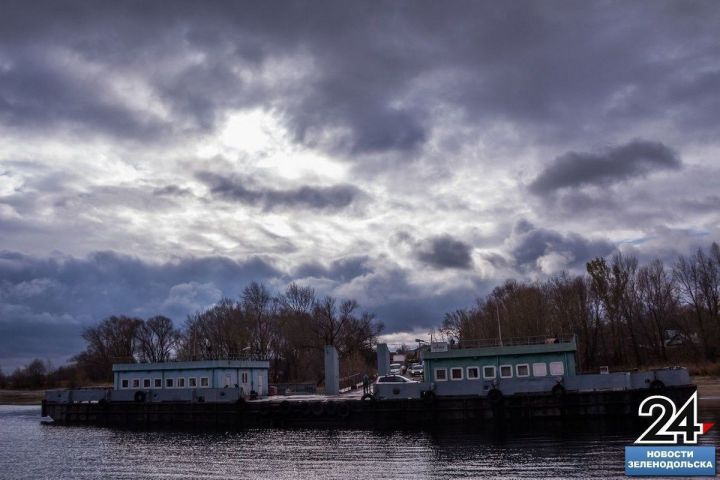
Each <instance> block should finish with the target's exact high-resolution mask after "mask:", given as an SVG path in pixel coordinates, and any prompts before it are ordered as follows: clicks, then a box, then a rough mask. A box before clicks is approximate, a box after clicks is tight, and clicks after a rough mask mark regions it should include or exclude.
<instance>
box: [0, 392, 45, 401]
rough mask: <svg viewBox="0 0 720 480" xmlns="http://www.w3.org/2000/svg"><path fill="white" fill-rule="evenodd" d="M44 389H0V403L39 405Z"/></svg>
mask: <svg viewBox="0 0 720 480" xmlns="http://www.w3.org/2000/svg"><path fill="white" fill-rule="evenodd" d="M43 396H45V390H0V405H40V402H41V401H42V399H43Z"/></svg>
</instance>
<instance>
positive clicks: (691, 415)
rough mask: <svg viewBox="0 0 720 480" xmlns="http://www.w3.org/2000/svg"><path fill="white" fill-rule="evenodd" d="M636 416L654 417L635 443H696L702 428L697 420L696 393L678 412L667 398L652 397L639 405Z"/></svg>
mask: <svg viewBox="0 0 720 480" xmlns="http://www.w3.org/2000/svg"><path fill="white" fill-rule="evenodd" d="M638 415H640V416H642V417H656V420H655V421H654V422H653V424H652V425H650V427H648V429H647V430H645V432H644V433H643V434H642V435H640V438H638V439H637V440H635V443H653V444H658V443H697V442H698V435H701V434H702V433H704V426H703V424H702V423H698V420H697V416H698V415H697V391H696V392H695V393H693V394H692V396H691V397H690V398H689V399H688V400H687V402H685V404H684V405H683V406H682V407H681V408H680V410H679V411H677V412H676V411H675V403H674V402H673V401H672V400H670V399H669V398H668V397H664V396H662V395H653V396H652V397H648V398H646V399H645V400H643V402H642V403H641V404H640V408H639V410H638Z"/></svg>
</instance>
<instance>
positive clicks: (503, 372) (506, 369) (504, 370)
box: [500, 365, 512, 378]
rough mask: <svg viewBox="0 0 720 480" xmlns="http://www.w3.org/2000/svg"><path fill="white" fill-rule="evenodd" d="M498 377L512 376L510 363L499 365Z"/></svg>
mask: <svg viewBox="0 0 720 480" xmlns="http://www.w3.org/2000/svg"><path fill="white" fill-rule="evenodd" d="M500 378H512V365H500Z"/></svg>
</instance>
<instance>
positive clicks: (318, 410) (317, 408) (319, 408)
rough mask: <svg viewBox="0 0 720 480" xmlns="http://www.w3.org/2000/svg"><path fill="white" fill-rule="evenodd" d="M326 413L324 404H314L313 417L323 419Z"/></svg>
mask: <svg viewBox="0 0 720 480" xmlns="http://www.w3.org/2000/svg"><path fill="white" fill-rule="evenodd" d="M324 413H325V406H324V405H323V404H322V403H320V402H316V403H314V404H313V406H312V414H313V415H315V416H316V417H322V416H323V414H324Z"/></svg>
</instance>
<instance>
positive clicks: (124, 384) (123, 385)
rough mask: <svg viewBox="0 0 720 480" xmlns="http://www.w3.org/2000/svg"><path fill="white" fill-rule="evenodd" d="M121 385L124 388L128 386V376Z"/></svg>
mask: <svg viewBox="0 0 720 480" xmlns="http://www.w3.org/2000/svg"><path fill="white" fill-rule="evenodd" d="M121 385H122V388H128V385H129V382H128V380H127V378H126V379H124V380H123V381H122V384H121Z"/></svg>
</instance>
